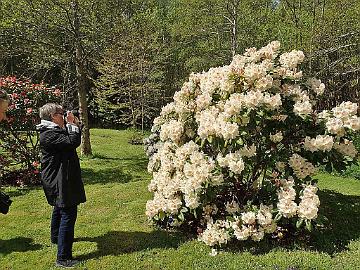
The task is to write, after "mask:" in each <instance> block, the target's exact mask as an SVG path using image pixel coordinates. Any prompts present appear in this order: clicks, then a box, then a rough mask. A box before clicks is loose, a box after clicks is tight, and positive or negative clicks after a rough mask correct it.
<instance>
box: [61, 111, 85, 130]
mask: <svg viewBox="0 0 360 270" xmlns="http://www.w3.org/2000/svg"><path fill="white" fill-rule="evenodd" d="M68 112H72V114H73V115H74V116H75V119H77V122H76V121H75V123H77V124H78V125H79V126H82V124H81V122H80V112H79V111H78V110H65V111H64V122H65V124H66V123H67V122H66V117H67V114H68Z"/></svg>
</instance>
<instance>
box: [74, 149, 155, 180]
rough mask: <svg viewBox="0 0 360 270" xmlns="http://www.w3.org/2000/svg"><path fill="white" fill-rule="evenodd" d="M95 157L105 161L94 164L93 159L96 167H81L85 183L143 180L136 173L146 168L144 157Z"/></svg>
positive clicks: (144, 170)
mask: <svg viewBox="0 0 360 270" xmlns="http://www.w3.org/2000/svg"><path fill="white" fill-rule="evenodd" d="M96 159H97V160H99V161H100V162H104V161H105V162H106V163H105V164H95V162H96V161H94V164H95V165H94V167H97V169H93V168H89V167H85V168H82V169H81V171H82V177H83V180H84V183H86V184H97V183H102V184H106V183H128V182H135V181H139V180H143V178H141V177H140V176H138V174H137V173H138V172H146V170H147V162H148V160H147V159H146V158H112V157H105V156H100V157H99V155H98V156H97V157H96ZM127 172H134V173H127Z"/></svg>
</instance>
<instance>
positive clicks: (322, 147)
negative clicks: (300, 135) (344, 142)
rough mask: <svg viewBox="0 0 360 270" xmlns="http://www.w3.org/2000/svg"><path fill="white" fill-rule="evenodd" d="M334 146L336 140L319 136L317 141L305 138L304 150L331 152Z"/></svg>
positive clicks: (327, 136)
mask: <svg viewBox="0 0 360 270" xmlns="http://www.w3.org/2000/svg"><path fill="white" fill-rule="evenodd" d="M333 145H334V138H333V137H332V136H329V135H317V136H316V138H315V139H311V138H310V137H306V138H305V142H304V148H305V149H306V150H308V151H311V152H315V151H324V152H325V151H330V150H331V149H332V147H333Z"/></svg>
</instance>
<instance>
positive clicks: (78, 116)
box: [64, 110, 80, 119]
mask: <svg viewBox="0 0 360 270" xmlns="http://www.w3.org/2000/svg"><path fill="white" fill-rule="evenodd" d="M68 112H72V114H73V115H74V116H75V117H77V118H78V119H80V112H79V111H78V110H65V111H64V117H66V116H67V113H68Z"/></svg>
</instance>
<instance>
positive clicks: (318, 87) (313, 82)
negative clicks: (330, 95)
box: [308, 78, 325, 95]
mask: <svg viewBox="0 0 360 270" xmlns="http://www.w3.org/2000/svg"><path fill="white" fill-rule="evenodd" d="M308 84H309V85H310V86H311V89H312V90H313V91H314V92H315V93H316V95H322V94H323V93H324V90H325V84H323V83H322V82H321V81H320V80H318V79H316V78H310V79H309V80H308Z"/></svg>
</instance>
